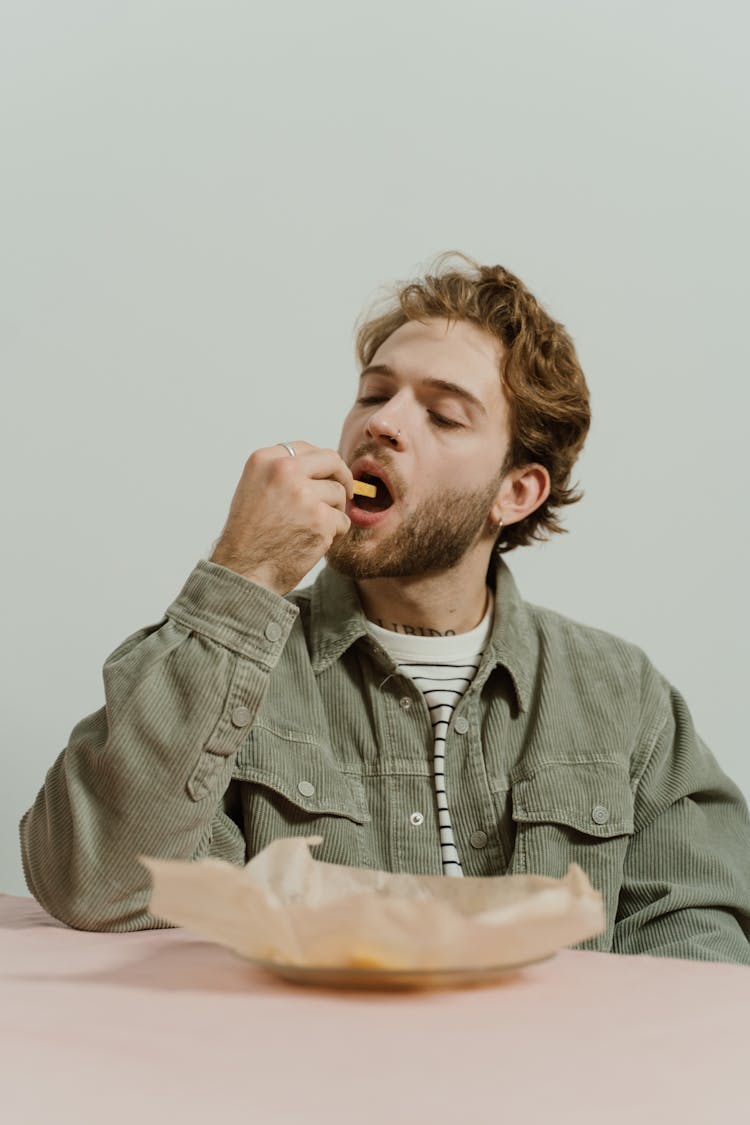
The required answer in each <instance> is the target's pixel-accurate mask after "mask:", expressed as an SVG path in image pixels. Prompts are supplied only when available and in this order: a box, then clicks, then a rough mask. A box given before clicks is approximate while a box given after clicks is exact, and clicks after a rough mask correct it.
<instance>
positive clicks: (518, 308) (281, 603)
mask: <svg viewBox="0 0 750 1125" xmlns="http://www.w3.org/2000/svg"><path fill="white" fill-rule="evenodd" d="M465 260H466V261H468V262H469V263H470V264H471V267H472V270H473V272H467V273H462V272H461V271H460V270H452V271H448V272H446V273H444V274H440V273H436V274H433V275H428V276H427V277H426V278H425V279H423V280H422V281H421V282H418V283H413V284H411V285H409V286H406V287H404V288H403V289H402V290H400V291H399V293H398V295H397V296H398V300H397V302H396V304H395V306H394V307H393V308H391V309H390V310H389V311H387V312H386V313H384V314H383V315H382V316H380V317H376V318H373V319H371V320H369V321H367V322H366V323H365V324H363V325H362V327H361V328H360V331H359V334H358V338H357V354H358V358H359V360H360V368H361V375H360V379H359V386H358V390H357V396H356V401H355V403H354V405H353V406H352V408H351V410H350V411H349V414H348V415H347V417H346V419H345V421H344V425H343V429H342V433H341V441H340V444H339V449H338V451H337V452H336V451H333V450H329V449H321V448H318V447H316V446H314V445H312V444H310V443H309V442H306V441H290V442H282V443H274V444H272V445H270V446H268V447H267V448H263V449H260V450H258V451H256V452H255V453H253V454H252V455H251V456H250V457H249V459H248V460H247V462H246V464H245V467H244V470H243V473H242V477H241V479H240V481H239V484H238V486H237V489H236V491H235V494H234V498H233V500H232V504H231V507H230V511H229V516H228V518H227V521H226V524H225V527H224V530H223V532H222V535H221V536H220V538H219V539H218V540H217V541H216V544H215V545H214V550H213V553H212V555H211V557H210V559H202V560H201V561H200V562H199V563H198V564H197V565H196V566H195V568H194V570H193V571H192V573H191V574H190V576H189V577H188V579H187V581H186V583H185V585H184V587H183V589H182V591H181V593H180V595H179V596H178V598H177V599H176V601H175V602H173V604H172V605H171V606H170V607H169V609H168V610H167V611H166V614H165V616H164V617H163V618H162V620H161V621H160V622H158V623H157V624H153V625H149V626H146V627H145V628H142V629H140V630H138V631H137V632H136V633H134V634H132V635H131V636H130V637H128V638H127V639H126V640H125V641H124V642H123V643H122V644H121V645H120V646H119V647H118V648H117V649H116V650H115V651H114V652H113V653H112V654H111V655H110V656H109V657H108V659H107V660H106V662H105V664H104V670H103V677H104V687H105V697H106V703H105V706H104V707H102V708H101V709H100V710H99V711H97V712H95V713H94V714H92V715H89V716H88V717H86V718H84V719H82V720H81V721H80V722H79V723H78V724H77V726H76V727H74V729H73V731H72V733H71V736H70V740H69V744H68V746H67V748H66V749H65V750H64V751H63V752H62V753H61V754H60V755H59V757H58V758H57V760H56V762H55V763H54V764H53V766H52V767H51V769H50V770H49V772H48V774H47V778H46V780H45V784H44V786H43V788H42V790H41V791H40V793H39V795H38V797H37V799H36V801H35V803H34V805H33V806H32V808H31V809H30V810H29V811H28V812H27V813H26V814H25V816H24V817H23V819H22V821H21V826H20V828H21V847H22V852H23V862H24V871H25V874H26V879H27V882H28V885H29V888H30V890H31V891H32V893H33V894H34V895H35V896H36V897H37V899H38V900H39V901H40V902H41V903H42V905H43V906H45V907H46V908H47V909H48V910H49V911H50V913H52V914H54V915H55V916H56V917H58V918H60V919H61V920H63V921H65V922H66V923H68V924H69V925H71V926H74V927H77V928H81V929H95V930H112V931H126V930H135V929H143V928H148V927H158V926H161V925H164V923H163V922H160V921H159V920H158V919H156V918H154V917H153V916H152V915H151V914H150V913H149V912H148V909H147V903H148V897H149V892H150V881H149V877H148V874H147V872H146V871H145V869H144V868H143V866H142V865H141V864H140V863H139V862H138V860H137V858H136V857H137V855H138V854H145V855H152V856H162V857H168V858H181V859H198V858H201V857H204V856H216V857H219V858H223V859H225V860H228V861H229V862H231V863H234V864H237V865H242V864H244V863H246V862H247V861H248V860H249V859H250V858H251V857H252V856H254V855H255V854H256V853H257V852H258V851H259V850H261V849H262V848H263V847H265V846H266V845H267V844H268V843H270V841H271V840H273V839H274V838H276V837H278V836H289V835H320V836H322V837H323V838H324V842H323V844H322V845H320V846H319V847H318V848H317V849H316V851H315V854H316V857H317V858H319V859H321V860H325V861H329V862H335V863H345V864H351V865H357V866H365V867H372V868H378V869H385V870H390V871H396V872H402V871H412V872H418V873H428V874H430V873H431V874H439V873H441V872H442V873H444V874H445V875H446V876H449V877H459V878H460V877H462V876H467V875H469V876H471V875H484V876H487V875H502V874H506V873H507V874H516V873H537V874H546V875H550V876H554V877H561V876H563V875H564V874H565V873H566V871H567V869H568V866H569V864H570V863H571V862H576V863H578V864H580V866H581V867H582V868H583V869H584V870H585V871H586V872H587V874H588V876H589V878H590V880H591V882H592V884H593V885H594V886H595V887H596V888H597V889H598V890H600V891H601V892H602V895H603V897H604V902H605V906H606V912H607V926H606V929H605V931H604V932H603V933H602V934H601V935H599V936H598V937H596V938H592V939H589V940H588V941H585V942H582V943H580V948H589V949H598V950H608V951H614V952H618V953H648V954H653V955H659V956H671V957H683V958H693V959H696V960H713V961H734V962H738V963H742V964H748V965H750V817H749V816H748V808H747V804H746V802H745V800H744V798H743V796H742V794H741V793H740V791H739V789H738V787H737V786H736V785H735V784H734V782H733V781H731V780H730V779H729V778H728V777H727V775H726V774H725V773H724V772H723V771H722V770H721V768H720V767H719V764H718V762H717V760H716V758H715V757H714V756H713V755H712V753H711V752H710V750H709V749H708V747H707V746H706V745H705V744H704V743H703V741H702V740H701V739H700V737H699V736H698V734H697V733H696V731H695V729H694V727H693V723H692V721H691V717H690V714H689V711H688V709H687V706H686V704H685V702H684V700H683V699H682V697H681V696H680V695H679V693H678V692H677V691H676V690H675V688H674V687H672V686H671V685H670V684H669V683H668V682H667V681H666V680H665V679H664V677H663V676H662V675H661V674H660V673H659V672H658V671H657V670H656V669H655V668H654V667H653V665H652V664H651V663H650V662H649V660H648V659H647V657H646V656H645V654H644V653H643V652H642V651H641V649H639V648H638V647H636V646H635V645H633V644H630V643H628V642H626V641H624V640H621V639H619V638H617V637H614V636H612V635H610V634H607V633H605V632H602V631H601V630H597V629H593V628H590V627H587V626H584V625H581V624H578V623H576V622H574V621H571V620H569V619H567V618H565V617H563V616H562V615H560V614H557V613H555V612H553V611H551V610H548V609H543V608H540V607H537V606H533V605H530V604H528V603H526V602H524V601H523V600H522V598H521V597H520V595H519V593H518V590H517V588H516V586H515V583H514V580H513V578H512V575H511V572H510V570H509V568H508V566H507V564H506V563H505V561H504V559H503V558H502V557H501V556H502V554H504V553H506V552H507V551H508V550H510V549H512V548H514V547H516V546H521V545H523V544H524V543H528V542H530V541H531V540H532V539H533V538H544V537H545V536H546V535H547V534H549V533H551V532H559V531H562V530H563V528H562V527H561V526H560V524H559V522H558V520H557V509H559V508H560V507H561V506H562V505H564V504H570V503H574V502H575V501H577V500H578V499H580V495H576V494H575V493H574V492H573V490H572V489H570V488H569V487H568V484H569V479H570V472H571V468H572V466H573V464H574V462H575V460H576V458H577V456H578V454H579V452H580V450H581V448H582V446H583V443H584V440H585V437H586V434H587V431H588V427H589V420H590V413H589V398H588V391H587V388H586V383H585V379H584V377H583V373H582V371H581V369H580V366H579V363H578V360H577V357H576V353H575V348H574V346H573V343H572V340H571V339H570V337H569V336H568V334H567V332H566V331H565V329H564V327H563V326H562V325H561V324H558V323H557V322H555V321H554V320H552V318H551V317H550V316H549V315H548V314H547V313H546V312H545V311H544V309H542V308H541V306H540V305H539V304H538V302H537V301H536V300H535V299H534V297H533V295H532V294H531V293H530V292H529V291H528V290H527V289H526V287H525V286H524V285H523V283H522V282H521V281H520V280H519V279H518V278H517V277H515V276H514V275H513V274H511V273H509V272H508V271H507V270H505V269H504V268H503V267H502V266H491V267H490V266H479V265H478V264H477V263H475V262H472V261H471V259H465ZM355 479H359V480H364V481H365V482H366V483H367V482H369V483H371V484H374V485H375V487H376V490H377V491H376V496H375V497H374V498H372V499H370V498H363V497H360V496H359V495H355V493H354V490H353V482H354V480H355ZM324 556H325V558H326V560H327V564H328V565H327V566H326V567H325V568H324V569H323V570H322V572H321V573H320V574H319V575H318V577H317V579H316V581H315V582H314V583H313V584H312V585H311V586H308V587H306V588H305V589H301V590H297V589H296V587H297V585H298V584H299V583H300V582H301V580H302V579H303V578H304V576H305V575H306V574H307V573H309V571H310V570H311V569H312V567H313V566H314V565H315V564H316V563H317V562H318V561H319V560H320V559H321V558H323V557H324Z"/></svg>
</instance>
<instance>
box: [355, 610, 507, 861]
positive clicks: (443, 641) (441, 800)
mask: <svg viewBox="0 0 750 1125" xmlns="http://www.w3.org/2000/svg"><path fill="white" fill-rule="evenodd" d="M487 600H488V605H487V610H486V612H485V615H484V617H483V618H482V620H481V621H480V623H479V624H478V625H477V627H476V629H471V630H470V631H469V632H468V633H457V634H455V635H453V636H447V637H445V636H444V637H423V636H418V635H416V634H412V633H409V634H404V633H397V632H394V631H393V630H391V629H384V628H382V626H380V625H376V624H375V623H374V622H373V621H368V623H367V626H368V629H369V630H370V631H371V632H372V634H373V636H374V637H375V638H376V639H377V640H378V641H379V643H380V644H381V645H382V646H383V648H384V649H386V651H387V652H389V653H390V655H391V656H392V657H393V659H394V660H395V662H396V664H397V665H398V670H399V672H402V673H403V674H404V675H405V676H410V677H411V679H412V680H414V682H415V684H416V685H417V687H418V688H420V689H421V691H422V692H423V693H424V697H425V701H426V703H427V708H428V710H429V712H430V718H431V719H432V733H433V736H434V747H433V772H434V778H435V800H436V803H437V814H438V824H439V826H440V850H441V853H442V859H443V874H444V875H458V876H460V875H463V868H462V867H461V858H460V856H459V854H458V851H457V849H456V842H455V840H454V838H453V825H452V824H451V817H450V809H449V808H448V795H447V793H446V790H445V732H446V731H447V730H448V726H449V724H450V720H451V715H452V714H453V711H454V709H455V707H456V705H457V703H458V701H459V700H460V699H461V697H462V696H463V694H464V692H465V691H466V689H467V688H468V686H469V684H470V683H471V681H472V680H473V679H474V676H475V675H476V672H477V668H478V667H479V661H480V659H481V656H482V653H483V652H484V648H485V645H486V644H487V640H488V638H489V636H490V633H491V632H492V619H493V616H494V602H493V600H492V598H491V597H489V595H488V599H487Z"/></svg>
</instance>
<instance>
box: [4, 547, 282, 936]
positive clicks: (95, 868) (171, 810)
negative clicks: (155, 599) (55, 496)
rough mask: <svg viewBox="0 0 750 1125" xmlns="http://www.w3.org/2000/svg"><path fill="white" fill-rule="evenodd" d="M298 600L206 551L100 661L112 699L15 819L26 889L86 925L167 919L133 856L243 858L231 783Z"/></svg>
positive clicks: (85, 722) (87, 722)
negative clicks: (176, 588)
mask: <svg viewBox="0 0 750 1125" xmlns="http://www.w3.org/2000/svg"><path fill="white" fill-rule="evenodd" d="M298 615H299V610H298V609H297V607H296V606H294V605H293V604H291V603H290V602H288V601H287V600H286V599H285V598H282V597H280V596H279V595H277V594H275V593H273V592H272V591H271V590H267V589H266V588H265V587H262V586H260V585H258V584H257V583H254V582H251V581H249V580H248V579H245V578H243V577H242V576H241V575H239V574H236V573H235V572H234V571H231V570H229V569H227V568H226V567H223V566H219V565H218V564H217V563H212V562H209V561H207V560H201V561H200V562H199V563H197V565H196V566H195V568H194V569H193V571H192V573H191V574H190V575H189V577H188V579H187V581H186V582H185V585H184V586H183V589H182V591H181V593H180V594H179V596H178V597H177V599H176V600H175V601H174V602H173V603H172V605H171V606H170V607H169V608H168V609H167V610H166V613H165V616H164V617H163V618H162V620H161V621H160V622H158V623H157V624H152V625H148V626H146V627H144V628H142V629H139V630H138V631H137V632H135V633H133V634H131V636H129V637H127V638H126V639H125V640H124V641H123V642H122V644H120V645H119V647H118V648H116V649H115V650H114V652H112V653H111V655H110V656H109V657H107V659H106V661H105V663H104V668H103V680H104V697H105V704H104V706H103V707H102V708H101V709H100V710H99V711H96V712H94V713H93V714H91V715H88V716H87V717H86V718H83V719H81V721H80V722H79V723H77V724H76V726H75V727H74V728H73V730H72V732H71V734H70V737H69V741H68V745H67V747H66V748H65V749H64V750H63V751H61V753H60V754H59V756H58V757H57V759H56V760H55V762H54V763H53V764H52V766H51V767H50V769H49V770H48V772H47V775H46V778H45V781H44V785H43V786H42V788H41V789H40V791H39V793H38V795H37V797H36V800H35V801H34V804H33V805H32V807H31V808H30V809H29V810H28V811H27V812H26V813H25V814H24V816H23V817H22V819H21V822H20V826H19V830H20V841H21V855H22V860H23V869H24V875H25V878H26V882H27V885H28V887H29V890H30V891H31V893H32V894H33V895H34V897H35V898H36V899H37V901H38V902H39V903H40V904H41V905H42V906H43V907H44V908H45V910H47V912H48V913H50V914H52V915H53V916H54V917H55V918H57V919H59V920H60V921H62V922H65V923H66V924H67V925H69V926H71V927H73V928H75V929H80V930H101V931H112V932H126V931H130V930H143V929H161V928H169V924H168V923H166V922H164V921H162V920H159V919H157V918H155V917H154V916H153V915H151V914H150V913H149V911H148V909H147V906H148V900H149V896H150V891H151V880H150V876H149V873H148V871H147V870H146V868H145V867H144V866H143V865H142V864H141V863H140V862H139V861H138V858H137V857H138V855H149V856H157V857H160V858H167V859H170V858H171V859H187V860H191V859H199V858H202V857H204V856H217V857H220V858H222V859H226V860H228V861H229V862H231V863H235V864H237V865H242V864H244V863H245V862H246V859H245V854H246V848H245V840H244V836H243V833H242V830H241V827H240V825H239V823H238V820H239V817H236V819H234V818H233V817H232V815H231V813H232V800H233V793H232V792H231V787H230V782H231V775H232V766H233V763H234V760H235V758H236V754H237V751H238V750H239V748H240V746H241V745H242V743H243V742H244V740H245V739H246V738H247V735H248V733H249V731H250V729H251V726H252V723H253V722H254V720H255V716H256V714H257V712H258V709H259V707H260V705H261V703H262V701H263V698H264V696H265V693H266V690H267V687H268V682H269V676H270V674H271V672H272V670H273V668H274V667H275V666H276V664H277V662H278V660H279V657H280V655H281V652H282V650H283V647H284V645H285V643H286V640H287V638H288V636H289V633H290V631H291V629H292V627H293V625H294V622H295V620H296V618H297V617H298Z"/></svg>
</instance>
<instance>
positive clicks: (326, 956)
mask: <svg viewBox="0 0 750 1125" xmlns="http://www.w3.org/2000/svg"><path fill="white" fill-rule="evenodd" d="M322 842H323V838H322V837H320V836H306V837H300V836H295V837H292V838H288V839H278V840H274V841H273V843H271V844H269V846H268V847H267V848H265V849H264V850H263V851H262V852H259V853H258V855H256V856H255V858H254V859H252V860H250V862H249V863H248V864H247V865H246V866H245V867H244V868H243V867H236V866H234V865H233V864H230V863H227V862H225V861H224V860H220V859H212V858H209V859H201V860H196V861H194V862H192V863H190V862H185V861H181V860H166V859H156V858H153V857H148V856H139V859H140V861H141V862H142V863H143V865H144V866H145V867H146V868H147V869H148V871H149V872H150V874H151V878H152V881H153V888H152V892H151V898H150V904H149V908H150V910H151V913H152V914H153V915H154V916H155V917H157V918H159V919H162V920H164V921H167V922H171V923H173V924H174V925H177V926H185V927H188V928H189V929H190V930H192V931H193V932H194V933H196V934H200V935H202V936H203V937H205V938H209V939H210V940H212V941H216V942H218V943H219V944H220V945H224V946H226V947H228V948H229V949H231V950H233V951H234V952H235V953H238V954H240V956H242V957H247V958H249V959H250V960H252V961H262V962H269V961H270V962H274V963H275V964H277V965H286V966H305V967H312V966H315V967H318V968H327V969H331V968H348V969H351V968H357V969H364V968H367V969H386V970H392V971H393V970H412V971H413V970H431V971H435V970H467V969H470V970H481V969H488V968H497V967H505V966H512V965H517V964H518V965H520V964H524V963H527V962H530V961H534V960H540V959H542V958H544V957H548V956H551V955H552V954H553V953H554V952H555V951H556V950H558V949H560V948H562V947H564V946H567V945H572V944H574V943H576V942H579V941H583V940H585V939H586V938H589V937H593V936H594V935H595V934H599V933H601V931H602V930H603V929H604V927H605V911H604V904H603V900H602V896H601V894H600V893H599V892H598V891H596V890H594V888H593V887H592V886H591V884H590V882H589V880H588V878H587V876H586V874H585V872H584V871H583V870H582V869H581V868H580V867H579V866H578V865H577V864H575V863H571V864H570V866H569V868H568V873H567V875H566V876H565V877H564V878H563V879H553V878H549V877H547V876H543V875H502V876H495V877H489V878H480V877H475V876H472V877H464V878H462V879H454V878H446V877H445V876H441V875H393V874H390V873H388V872H385V871H371V870H369V869H367V868H360V867H347V866H343V865H339V864H334V863H322V862H320V861H318V860H315V859H313V857H312V856H311V854H310V846H311V845H316V844H320V843H322Z"/></svg>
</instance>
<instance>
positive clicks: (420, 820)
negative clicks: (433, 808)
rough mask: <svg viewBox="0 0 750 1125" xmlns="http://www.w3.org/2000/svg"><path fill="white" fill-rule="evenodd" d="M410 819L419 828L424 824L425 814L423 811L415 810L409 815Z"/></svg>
mask: <svg viewBox="0 0 750 1125" xmlns="http://www.w3.org/2000/svg"><path fill="white" fill-rule="evenodd" d="M409 820H410V822H411V823H412V824H413V825H414V827H415V828H418V827H419V825H420V824H424V816H423V815H422V813H421V812H413V813H412V814H411V816H410V817H409Z"/></svg>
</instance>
